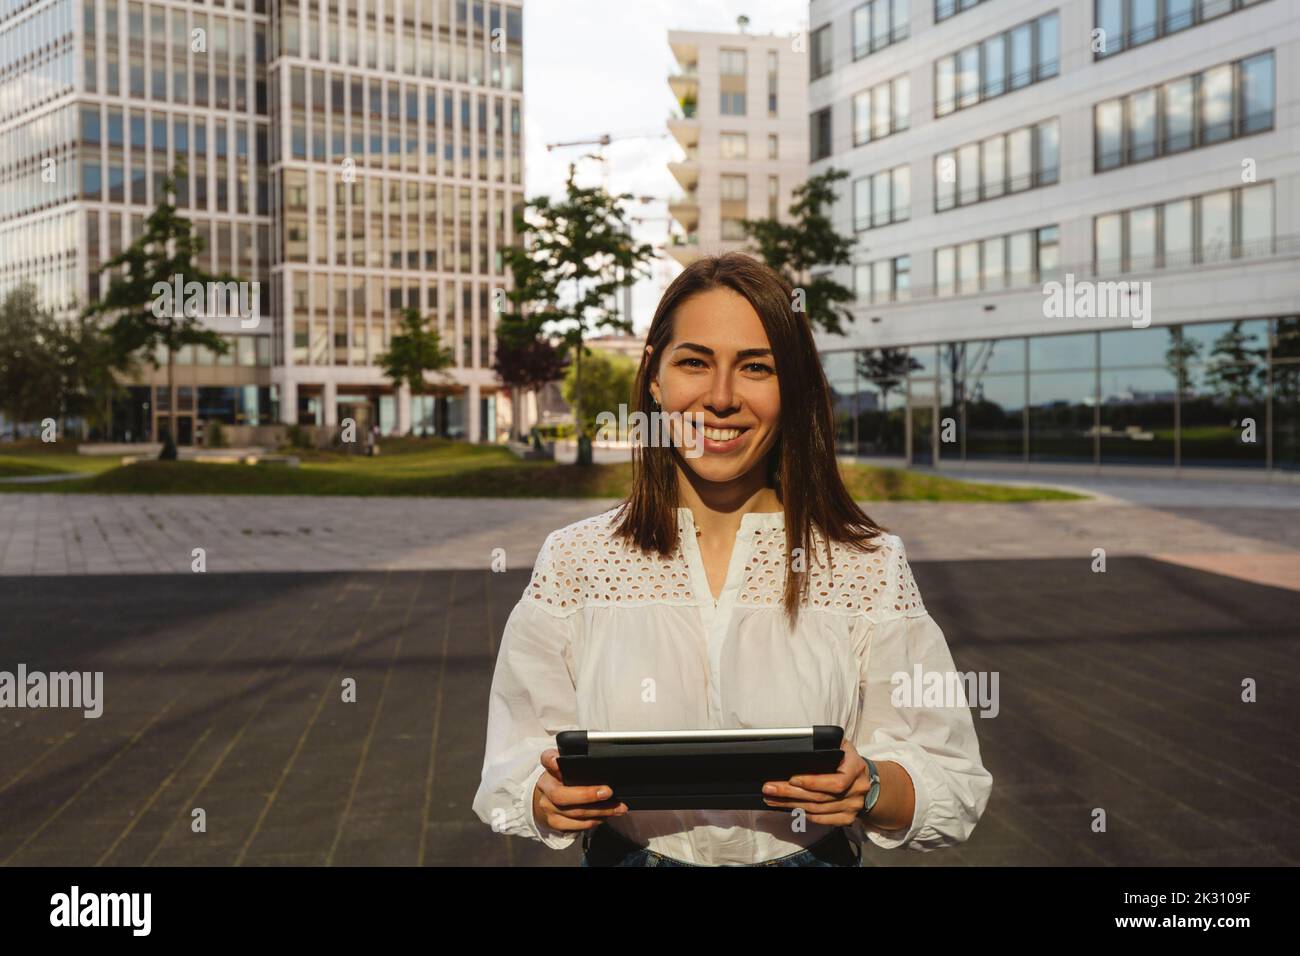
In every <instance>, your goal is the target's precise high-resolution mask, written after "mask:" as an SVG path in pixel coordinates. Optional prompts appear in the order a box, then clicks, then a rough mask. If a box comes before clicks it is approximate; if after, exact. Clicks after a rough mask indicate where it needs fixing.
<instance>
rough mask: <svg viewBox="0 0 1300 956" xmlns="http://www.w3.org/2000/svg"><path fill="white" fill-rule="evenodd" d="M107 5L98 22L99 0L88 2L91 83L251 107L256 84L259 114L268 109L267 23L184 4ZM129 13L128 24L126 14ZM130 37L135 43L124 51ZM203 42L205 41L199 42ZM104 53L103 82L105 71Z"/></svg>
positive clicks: (111, 1) (113, 90) (112, 91)
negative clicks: (188, 7)
mask: <svg viewBox="0 0 1300 956" xmlns="http://www.w3.org/2000/svg"><path fill="white" fill-rule="evenodd" d="M104 6H105V9H104V17H103V20H102V22H99V23H97V21H96V16H95V6H94V4H93V3H91V4H87V5H86V6H85V7H84V8H83V17H84V21H83V31H84V33H85V47H84V49H85V63H84V70H83V75H84V77H85V87H86V90H87V91H89V92H92V93H93V92H96V91H101V92H104V93H107V94H109V95H110V96H117V95H121V94H125V95H129V96H131V97H134V98H136V99H145V98H149V99H153V100H159V101H162V100H170V101H171V102H173V103H186V104H188V103H191V102H192V103H193V104H194V105H197V106H204V107H207V106H211V107H213V108H215V109H233V110H239V111H244V110H247V109H248V108H249V96H248V94H249V90H250V88H251V89H252V90H253V104H252V105H253V108H254V109H255V110H256V112H257V113H258V114H259V115H265V114H266V111H267V103H266V53H267V51H266V35H265V26H264V24H262V23H260V22H257V21H254V20H250V19H249V18H246V17H238V16H231V17H226V16H221V15H218V14H208V13H206V12H203V11H189V13H188V15H187V13H186V12H185V11H183V10H180V9H175V8H168V7H163V6H159V5H157V4H148V5H146V4H144V3H140V2H134V0H132V2H127V3H121V2H120V0H104ZM122 13H125V20H126V27H125V31H124V32H123V31H122V27H121V23H120V20H119V17H121V16H122ZM97 26H98V27H100V28H101V29H99V30H97V29H96V28H97ZM123 37H125V39H126V41H127V44H128V45H127V50H126V55H125V56H123V55H122V50H121V47H122V42H123ZM200 43H201V44H202V47H201V48H200V49H198V50H196V49H195V48H194V47H195V46H196V45H198V44H200ZM250 48H251V51H252V54H253V57H252V60H251V66H252V71H251V77H250V60H249V51H250ZM146 54H147V56H146ZM101 55H102V57H103V63H104V79H103V83H102V86H101V84H100V80H99V75H98V73H99V62H100V57H101ZM250 78H251V80H252V82H251V87H250Z"/></svg>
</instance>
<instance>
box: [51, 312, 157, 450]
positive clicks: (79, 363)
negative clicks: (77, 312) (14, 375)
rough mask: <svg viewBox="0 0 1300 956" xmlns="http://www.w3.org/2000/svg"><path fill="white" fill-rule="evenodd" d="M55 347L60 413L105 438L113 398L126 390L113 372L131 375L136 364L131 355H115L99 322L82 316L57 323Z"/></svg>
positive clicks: (136, 366)
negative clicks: (58, 373)
mask: <svg viewBox="0 0 1300 956" xmlns="http://www.w3.org/2000/svg"><path fill="white" fill-rule="evenodd" d="M56 348H57V355H58V361H59V367H60V372H61V378H62V383H63V408H64V413H65V414H68V415H75V416H76V417H77V418H79V419H80V420H81V421H82V423H83V428H84V429H89V428H94V427H98V429H99V431H100V434H101V435H103V436H105V437H107V433H108V430H109V428H110V426H111V424H112V420H113V400H114V399H115V398H116V397H117V396H118V395H120V394H122V393H123V392H124V391H125V390H126V389H125V388H124V387H123V385H122V382H121V380H120V379H119V378H118V374H117V373H118V372H121V373H123V374H124V375H132V374H134V373H135V372H136V371H137V369H138V365H139V363H138V362H137V361H136V360H135V357H134V356H132V355H126V356H118V355H117V354H115V349H114V346H113V341H112V339H111V338H110V337H109V335H108V334H107V333H106V332H105V331H104V329H103V328H101V326H100V324H99V322H97V321H95V320H94V319H90V318H86V317H78V318H75V319H70V320H68V321H66V322H60V323H59V324H58V335H57V343H56Z"/></svg>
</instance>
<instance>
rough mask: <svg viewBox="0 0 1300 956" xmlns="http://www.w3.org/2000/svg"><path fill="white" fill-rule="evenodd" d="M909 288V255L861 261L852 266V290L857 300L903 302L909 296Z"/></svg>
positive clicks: (910, 265)
mask: <svg viewBox="0 0 1300 956" xmlns="http://www.w3.org/2000/svg"><path fill="white" fill-rule="evenodd" d="M911 289H912V257H911V256H898V257H897V258H894V259H880V260H878V261H876V262H861V263H858V264H857V265H855V266H854V267H853V292H854V295H855V296H856V297H857V300H858V301H859V302H862V303H872V304H877V305H878V304H881V303H888V302H903V301H906V300H907V299H909V298H910V297H911Z"/></svg>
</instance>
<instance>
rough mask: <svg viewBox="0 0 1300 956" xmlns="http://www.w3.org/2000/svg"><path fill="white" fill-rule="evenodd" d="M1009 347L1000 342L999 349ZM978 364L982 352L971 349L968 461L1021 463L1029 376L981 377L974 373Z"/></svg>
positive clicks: (967, 415)
mask: <svg viewBox="0 0 1300 956" xmlns="http://www.w3.org/2000/svg"><path fill="white" fill-rule="evenodd" d="M1007 344H1009V343H1003V342H1000V343H998V346H999V347H1002V346H1005V345H1007ZM1017 344H1019V343H1017ZM997 351H998V350H995V354H996V352H997ZM978 361H979V359H978V350H977V349H972V350H968V354H967V362H968V363H969V368H970V369H972V371H971V373H970V374H969V376H968V378H967V388H968V393H967V396H966V458H967V459H999V460H1014V461H1020V460H1022V459H1023V458H1024V453H1025V449H1024V443H1025V442H1024V439H1025V434H1024V431H1025V424H1024V407H1025V377H1024V375H1023V374H1011V375H1005V374H1004V375H981V376H978V377H977V376H976V375H975V371H974V370H976V369H978V368H979V365H978V364H977V363H978Z"/></svg>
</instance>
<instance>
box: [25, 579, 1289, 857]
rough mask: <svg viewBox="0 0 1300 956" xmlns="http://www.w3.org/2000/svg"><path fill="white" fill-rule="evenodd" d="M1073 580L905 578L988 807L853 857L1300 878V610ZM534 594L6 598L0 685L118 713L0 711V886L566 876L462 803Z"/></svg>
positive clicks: (248, 588) (442, 585)
mask: <svg viewBox="0 0 1300 956" xmlns="http://www.w3.org/2000/svg"><path fill="white" fill-rule="evenodd" d="M1089 564H1090V559H1087V558H1085V559H1082V560H1078V561H1070V560H1024V561H981V562H971V561H955V562H914V563H913V568H914V571H915V573H916V577H917V579H918V582H919V583H920V586H921V593H922V595H923V596H924V599H925V601H926V603H927V606H928V607H929V609H930V611H931V613H932V614H933V616H934V618H935V619H936V620H937V621H938V622H939V624H940V625H941V626H942V627H943V629H944V632H945V634H946V635H947V637H948V641H949V645H950V646H951V648H952V650H953V654H954V657H955V658H956V662H957V666H958V669H959V670H963V671H969V670H977V671H980V670H984V671H998V672H999V675H1000V687H999V689H1000V692H1001V700H1000V713H999V714H998V716H997V717H996V718H993V719H982V718H980V717H978V716H976V718H975V722H976V729H977V731H978V732H979V738H980V746H981V750H982V753H983V756H984V760H985V764H986V766H988V768H989V769H990V771H991V772H992V774H993V777H994V787H993V796H992V799H991V801H990V803H989V806H988V809H987V811H986V813H985V814H984V817H983V819H982V820H981V822H980V825H979V826H978V828H977V829H976V831H975V833H974V835H973V836H972V837H971V839H970V841H969V842H967V843H966V844H965V845H963V846H961V847H958V848H953V849H948V850H942V851H939V852H936V853H924V854H922V853H914V852H909V851H901V850H895V851H882V850H875V851H874V852H870V853H869V854H868V855H867V856H866V858H865V860H864V862H867V863H869V864H873V865H882V866H890V865H951V864H992V865H1001V864H1029V865H1044V864H1047V865H1050V864H1068V865H1106V864H1120V865H1126V864H1145V865H1173V864H1194V865H1200V864H1204V865H1228V866H1231V865H1245V864H1296V863H1300V757H1297V754H1300V746H1298V744H1300V719H1298V718H1300V703H1298V702H1300V668H1297V665H1296V661H1297V658H1298V657H1300V653H1298V652H1300V595H1297V594H1296V593H1295V592H1291V591H1284V590H1279V589H1273V588H1267V587H1262V586H1259V585H1254V584H1249V583H1246V582H1242V581H1236V580H1233V579H1229V578H1224V577H1218V576H1215V575H1210V574H1206V573H1203V572H1199V571H1194V570H1190V569H1186V568H1181V567H1177V566H1174V565H1168V564H1164V563H1161V562H1158V561H1154V560H1148V559H1141V558H1127V559H1125V558H1111V559H1110V560H1109V562H1108V567H1109V570H1108V572H1107V573H1104V574H1094V573H1092V572H1091V570H1090V567H1089ZM527 579H528V572H527V571H514V572H509V573H504V574H492V573H489V572H477V571H475V572H467V571H430V572H393V573H388V574H385V573H356V574H260V575H258V574H231V575H221V574H207V575H193V576H181V575H147V576H130V577H117V576H103V577H47V578H0V602H2V605H0V606H2V607H3V609H4V610H3V612H2V614H0V670H6V671H11V672H12V671H14V670H16V668H17V665H18V664H19V663H20V662H21V663H24V664H26V665H27V668H28V670H29V671H32V670H43V671H68V670H89V671H95V670H100V671H103V672H104V681H105V688H104V691H105V698H106V703H105V710H104V715H103V716H102V717H100V718H99V719H85V718H84V717H83V716H82V715H81V711H79V710H75V711H74V710H59V709H43V710H31V709H8V708H5V709H0V864H5V865H11V866H13V865H18V866H23V865H48V864H64V865H95V864H103V865H110V866H113V865H167V864H171V865H215V866H226V865H231V864H240V865H253V864H272V865H274V864H306V865H325V864H329V865H335V866H340V865H357V864H378V865H417V864H424V865H482V864H486V865H503V864H513V865H536V864H561V865H574V864H576V863H577V859H578V853H579V851H578V849H577V848H576V847H575V848H572V849H570V850H568V851H565V852H563V853H557V852H555V851H551V850H548V849H546V848H545V847H542V846H541V845H540V844H536V843H533V842H531V841H525V840H519V839H514V838H507V837H502V836H499V835H497V834H494V833H493V832H492V831H491V829H490V828H489V827H488V826H487V825H485V824H483V823H481V822H479V820H478V819H477V818H476V817H475V816H474V815H473V812H472V811H471V809H470V803H471V800H472V799H473V795H474V791H475V789H476V787H477V785H478V779H479V770H480V767H481V765H482V758H483V750H482V748H483V733H484V720H485V717H486V698H487V693H488V688H489V686H490V683H491V675H492V667H493V663H494V661H495V657H496V649H497V645H498V641H499V639H500V634H501V629H502V627H503V626H504V624H505V620H506V617H507V616H508V614H509V612H510V609H511V607H512V606H513V605H514V603H515V601H517V600H518V599H519V596H520V594H521V593H522V591H523V588H524V586H525V584H526V583H527ZM345 678H354V679H355V681H356V684H357V702H356V703H343V702H342V701H341V699H340V696H341V684H342V681H343V680H344V679H345ZM1247 678H1250V679H1253V680H1254V681H1255V683H1256V685H1257V694H1258V702H1256V703H1243V702H1242V701H1241V694H1242V690H1241V687H1242V681H1243V680H1245V679H1247ZM196 808H202V810H203V811H204V813H205V814H206V828H207V829H206V832H194V831H193V829H192V826H191V820H192V816H193V812H194V811H195V809H196ZM1094 808H1102V809H1104V810H1105V813H1106V820H1107V827H1106V831H1105V832H1104V833H1097V832H1093V829H1092V823H1093V811H1094Z"/></svg>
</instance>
